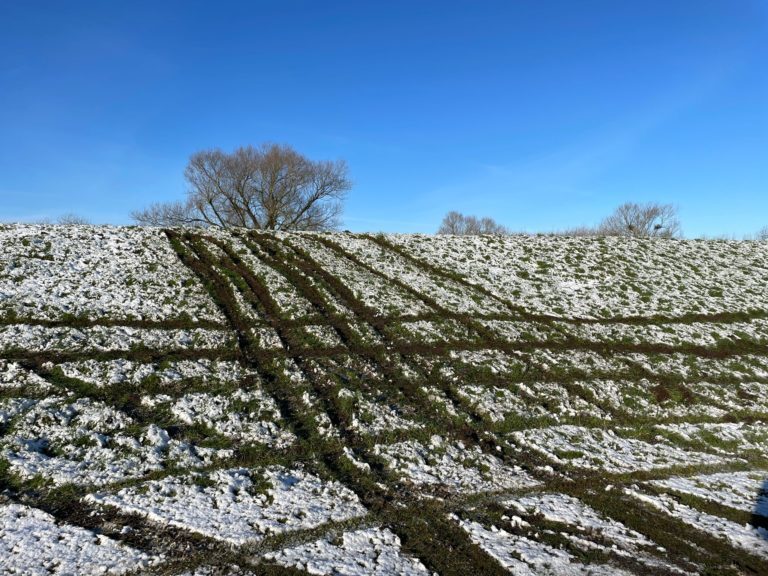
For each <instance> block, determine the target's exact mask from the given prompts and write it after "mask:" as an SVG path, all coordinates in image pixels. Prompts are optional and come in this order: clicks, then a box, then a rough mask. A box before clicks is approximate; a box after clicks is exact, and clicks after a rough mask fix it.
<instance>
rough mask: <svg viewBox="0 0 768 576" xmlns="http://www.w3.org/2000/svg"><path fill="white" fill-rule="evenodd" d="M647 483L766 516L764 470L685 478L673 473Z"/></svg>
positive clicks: (766, 475)
mask: <svg viewBox="0 0 768 576" xmlns="http://www.w3.org/2000/svg"><path fill="white" fill-rule="evenodd" d="M649 484H651V485H653V486H656V487H657V488H662V489H666V490H671V491H673V492H679V493H682V494H691V495H693V496H697V497H699V498H703V499H704V500H709V501H710V502H715V503H717V504H722V505H723V506H728V507H730V508H734V509H736V510H741V511H742V512H749V513H750V514H757V515H760V516H766V517H768V471H760V470H756V471H748V472H719V473H716V474H701V475H699V476H691V477H688V478H686V477H682V476H673V477H671V478H666V479H664V480H653V481H651V482H649Z"/></svg>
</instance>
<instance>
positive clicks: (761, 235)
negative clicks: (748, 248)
mask: <svg viewBox="0 0 768 576" xmlns="http://www.w3.org/2000/svg"><path fill="white" fill-rule="evenodd" d="M755 239H756V240H768V226H763V227H762V228H761V229H760V230H759V231H758V232H757V234H755Z"/></svg>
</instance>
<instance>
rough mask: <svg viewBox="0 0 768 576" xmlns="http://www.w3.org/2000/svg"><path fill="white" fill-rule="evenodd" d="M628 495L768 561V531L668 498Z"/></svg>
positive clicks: (639, 494)
mask: <svg viewBox="0 0 768 576" xmlns="http://www.w3.org/2000/svg"><path fill="white" fill-rule="evenodd" d="M624 492H625V493H626V494H628V495H630V496H632V497H634V498H637V499H638V500H640V501H641V502H645V503H646V504H648V505H650V506H652V507H654V508H656V509H658V510H661V511H663V512H666V513H667V514H669V515H670V516H672V517H674V518H677V519H678V520H681V521H682V522H685V523H686V524H688V525H689V526H692V527H694V528H695V529H697V530H701V531H702V532H705V533H706V534H709V535H710V536H715V537H718V538H723V539H725V540H728V541H729V542H730V543H731V544H733V545H734V546H737V547H739V548H741V549H742V550H745V551H747V552H750V553H751V554H755V555H758V556H762V557H764V558H768V530H766V529H765V528H755V527H753V526H750V525H749V524H747V525H742V524H737V523H736V522H732V521H730V520H726V519H725V518H721V517H719V516H713V515H712V514H707V513H706V512H702V511H700V510H696V509H695V508H691V507H690V506H687V505H685V504H681V503H680V502H677V501H676V500H675V499H674V498H672V497H671V496H669V495H667V494H661V495H659V496H655V495H652V494H647V493H645V492H640V491H638V490H632V489H628V488H625V489H624Z"/></svg>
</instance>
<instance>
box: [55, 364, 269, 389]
mask: <svg viewBox="0 0 768 576" xmlns="http://www.w3.org/2000/svg"><path fill="white" fill-rule="evenodd" d="M58 367H59V368H60V369H61V371H62V372H63V373H64V375H65V376H68V377H70V378H77V379H79V380H82V381H83V382H88V383H89V384H93V385H94V386H113V385H117V384H130V385H132V386H140V385H145V384H146V383H147V381H148V380H149V379H152V380H153V381H155V382H156V384H155V385H156V386H158V387H161V388H162V387H164V386H167V385H171V384H175V383H177V382H181V381H183V380H195V381H199V382H201V383H203V384H210V385H214V384H235V383H237V382H239V381H240V380H242V379H243V378H245V377H246V376H250V377H254V373H253V371H251V370H246V369H245V368H243V366H242V365H240V364H239V363H237V362H231V361H222V360H209V359H207V358H200V359H197V360H178V361H175V362H163V363H141V362H133V361H131V360H126V359H123V358H119V359H116V360H77V361H75V362H66V363H63V364H59V365H58Z"/></svg>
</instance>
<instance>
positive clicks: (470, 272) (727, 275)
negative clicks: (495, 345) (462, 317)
mask: <svg viewBox="0 0 768 576" xmlns="http://www.w3.org/2000/svg"><path fill="white" fill-rule="evenodd" d="M387 240H389V241H390V242H393V243H395V244H397V245H399V246H400V247H402V248H404V249H405V250H406V251H407V252H409V253H410V254H411V255H412V256H414V257H416V258H419V259H421V260H424V261H425V262H428V263H430V264H432V265H435V266H437V267H438V268H443V269H446V270H449V271H450V272H452V273H454V274H459V275H461V276H462V277H463V278H464V279H465V281H467V282H469V283H472V284H476V285H478V286H482V287H484V288H485V289H487V290H489V291H490V292H492V293H493V294H495V295H496V296H498V297H499V298H502V299H509V300H512V301H513V302H514V304H516V305H519V306H522V307H523V308H525V309H526V310H528V311H530V312H535V313H540V314H549V315H555V316H562V317H584V318H589V317H593V318H594V317H598V318H600V317H625V316H646V317H647V316H655V315H663V316H667V317H675V316H681V315H683V314H687V313H701V314H715V313H720V312H733V311H742V310H751V309H754V308H757V307H760V306H761V305H762V304H763V303H764V302H765V282H764V279H765V277H766V275H768V245H766V244H765V243H755V242H736V241H728V242H726V241H722V242H720V241H718V242H714V241H709V240H658V239H628V238H565V237H561V236H528V235H520V236H503V237H502V236H497V237H493V236H450V235H444V236H441V235H438V236H427V235H421V234H392V235H388V236H387Z"/></svg>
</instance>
